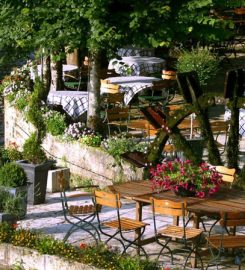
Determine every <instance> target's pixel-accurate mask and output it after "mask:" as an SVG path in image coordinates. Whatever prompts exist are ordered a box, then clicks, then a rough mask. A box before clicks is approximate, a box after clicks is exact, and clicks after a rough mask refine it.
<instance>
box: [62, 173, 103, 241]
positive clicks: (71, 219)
mask: <svg viewBox="0 0 245 270" xmlns="http://www.w3.org/2000/svg"><path fill="white" fill-rule="evenodd" d="M58 181H59V184H60V198H61V203H62V209H63V214H64V218H65V220H66V221H67V222H68V223H69V224H71V225H72V226H71V227H70V229H69V230H68V231H67V233H66V235H65V237H64V239H63V240H64V241H67V239H68V238H69V237H70V236H71V234H72V233H74V232H76V231H77V230H83V231H85V232H87V233H88V234H89V235H91V236H92V238H93V239H94V240H95V241H96V243H98V241H100V234H99V231H98V230H97V228H96V227H95V225H94V224H93V223H92V222H93V221H94V219H95V217H96V213H95V205H94V203H92V204H86V205H74V204H72V202H71V199H72V198H79V197H80V198H81V197H82V196H89V195H90V196H91V195H93V193H79V194H73V195H70V196H67V194H66V190H65V189H66V187H65V179H64V176H63V172H60V173H59V175H58ZM92 201H93V200H92Z"/></svg>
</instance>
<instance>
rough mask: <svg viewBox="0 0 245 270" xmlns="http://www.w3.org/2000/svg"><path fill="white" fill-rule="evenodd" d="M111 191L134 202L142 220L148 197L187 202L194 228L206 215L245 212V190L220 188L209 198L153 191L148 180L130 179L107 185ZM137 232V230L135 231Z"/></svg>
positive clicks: (197, 226)
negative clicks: (192, 216) (129, 180)
mask: <svg viewBox="0 0 245 270" xmlns="http://www.w3.org/2000/svg"><path fill="white" fill-rule="evenodd" d="M109 189H110V190H111V191H112V192H113V193H120V195H121V197H123V198H126V199H130V200H133V201H135V202H136V220H139V221H141V220H142V208H143V206H145V205H149V204H150V198H151V197H155V198H159V199H166V200H172V201H176V202H182V201H186V202H187V210H188V211H189V212H190V213H193V214H194V224H193V226H194V227H195V228H199V223H200V218H201V217H202V216H204V215H206V216H212V217H213V216H219V214H220V212H222V211H223V212H245V191H238V190H234V189H229V188H221V189H220V190H219V191H218V192H217V193H216V194H214V195H213V196H211V197H209V198H197V197H181V196H177V195H176V194H175V193H174V192H173V191H170V190H167V191H161V192H159V193H158V192H153V190H152V188H151V182H150V181H149V180H142V181H131V182H127V183H123V184H116V185H112V186H109ZM136 233H137V232H136ZM152 241H154V237H151V238H146V239H144V240H141V242H140V244H141V245H145V244H149V243H151V242H152Z"/></svg>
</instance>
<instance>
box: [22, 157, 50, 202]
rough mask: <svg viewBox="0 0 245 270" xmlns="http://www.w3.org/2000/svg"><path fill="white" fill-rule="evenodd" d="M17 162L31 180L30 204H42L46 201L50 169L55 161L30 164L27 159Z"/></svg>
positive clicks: (28, 199)
mask: <svg viewBox="0 0 245 270" xmlns="http://www.w3.org/2000/svg"><path fill="white" fill-rule="evenodd" d="M17 163H18V164H19V165H20V166H21V167H22V168H23V169H24V170H25V172H26V174H27V178H28V181H29V188H28V195H27V202H28V204H32V205H35V204H41V203H44V202H45V197H46V188H47V177H48V170H49V169H50V168H51V166H52V165H53V161H48V162H45V163H43V164H30V163H27V161H25V160H19V161H17Z"/></svg>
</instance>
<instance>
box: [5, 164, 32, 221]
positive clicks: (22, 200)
mask: <svg viewBox="0 0 245 270" xmlns="http://www.w3.org/2000/svg"><path fill="white" fill-rule="evenodd" d="M0 186H1V190H4V191H6V192H7V193H9V194H10V195H9V197H8V199H9V201H12V203H13V204H14V205H15V204H18V209H19V212H18V213H19V215H18V218H24V217H25V215H26V210H27V190H28V188H27V175H26V173H25V171H24V169H23V168H22V167H21V166H19V165H18V164H16V163H14V162H10V163H5V164H4V165H3V166H2V167H1V168H0ZM2 193H3V191H2ZM3 195H4V194H3ZM11 197H13V199H11ZM6 203H7V202H5V204H6ZM13 208H14V207H13Z"/></svg>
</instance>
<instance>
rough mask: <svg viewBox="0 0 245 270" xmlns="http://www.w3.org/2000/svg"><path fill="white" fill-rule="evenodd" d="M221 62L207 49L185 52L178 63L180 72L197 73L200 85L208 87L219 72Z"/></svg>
mask: <svg viewBox="0 0 245 270" xmlns="http://www.w3.org/2000/svg"><path fill="white" fill-rule="evenodd" d="M218 66H219V60H218V58H217V57H216V56H215V55H214V54H212V53H211V52H210V51H208V50H206V49H199V48H198V49H192V50H191V51H183V52H182V53H181V54H180V56H179V58H178V61H177V66H176V67H177V71H178V72H190V71H196V72H197V74H198V78H199V81H200V85H206V84H207V82H208V81H209V80H210V79H212V78H213V77H214V76H215V75H216V74H217V71H218Z"/></svg>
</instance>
